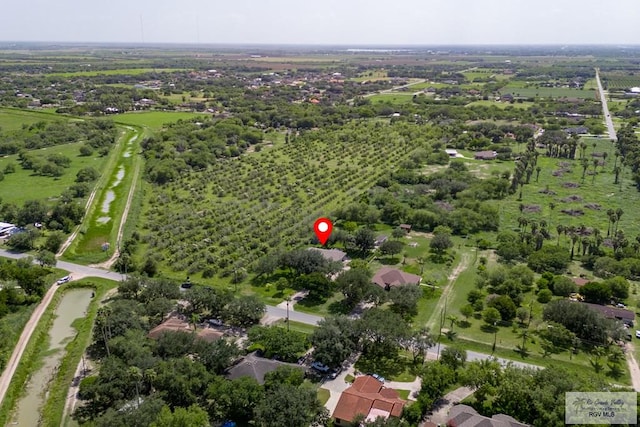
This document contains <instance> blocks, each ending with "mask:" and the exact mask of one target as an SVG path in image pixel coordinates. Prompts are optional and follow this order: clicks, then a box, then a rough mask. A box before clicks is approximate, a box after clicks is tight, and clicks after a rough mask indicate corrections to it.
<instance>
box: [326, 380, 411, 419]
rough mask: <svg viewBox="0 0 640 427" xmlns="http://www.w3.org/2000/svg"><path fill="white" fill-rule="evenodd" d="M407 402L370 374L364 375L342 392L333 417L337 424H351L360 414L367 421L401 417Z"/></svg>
mask: <svg viewBox="0 0 640 427" xmlns="http://www.w3.org/2000/svg"><path fill="white" fill-rule="evenodd" d="M406 403H407V402H406V400H402V399H400V397H399V396H398V392H396V391H395V390H393V389H391V388H385V387H384V385H383V384H382V383H381V382H380V381H378V380H377V379H375V378H373V377H372V376H370V375H363V376H360V377H357V378H356V379H355V381H354V382H353V384H352V385H351V387H349V388H348V389H346V390H345V391H343V392H342V395H341V396H340V400H338V404H337V405H336V409H335V410H334V411H333V415H332V416H331V417H332V418H333V420H334V423H335V425H336V426H348V425H351V423H352V422H353V421H354V420H355V419H356V416H358V415H362V416H364V417H365V420H366V421H374V420H375V419H376V418H378V417H382V418H384V419H387V418H389V417H399V416H400V415H401V414H402V408H404V405H405V404H406Z"/></svg>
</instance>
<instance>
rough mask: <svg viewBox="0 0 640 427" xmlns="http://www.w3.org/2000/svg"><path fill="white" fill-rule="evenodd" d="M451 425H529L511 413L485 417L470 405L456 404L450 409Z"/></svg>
mask: <svg viewBox="0 0 640 427" xmlns="http://www.w3.org/2000/svg"><path fill="white" fill-rule="evenodd" d="M447 426H449V427H529V425H528V424H523V423H521V422H519V421H518V420H516V419H515V418H513V417H510V416H509V415H504V414H496V415H494V416H493V417H491V418H489V417H485V416H483V415H480V414H478V412H477V411H476V410H475V409H473V408H472V407H471V406H468V405H455V406H454V407H453V408H451V411H449V420H448V421H447Z"/></svg>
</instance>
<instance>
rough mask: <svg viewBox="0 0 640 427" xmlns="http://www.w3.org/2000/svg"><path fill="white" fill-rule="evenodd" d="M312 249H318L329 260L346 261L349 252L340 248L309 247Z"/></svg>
mask: <svg viewBox="0 0 640 427" xmlns="http://www.w3.org/2000/svg"><path fill="white" fill-rule="evenodd" d="M309 250H310V251H318V252H320V254H321V255H322V256H323V257H324V259H326V260H327V261H339V262H342V261H346V260H347V253H346V252H342V251H341V250H340V249H321V248H309Z"/></svg>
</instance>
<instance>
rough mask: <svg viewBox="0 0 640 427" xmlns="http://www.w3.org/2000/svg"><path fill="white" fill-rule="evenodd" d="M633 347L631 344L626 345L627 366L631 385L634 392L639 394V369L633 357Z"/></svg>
mask: <svg viewBox="0 0 640 427" xmlns="http://www.w3.org/2000/svg"><path fill="white" fill-rule="evenodd" d="M634 351H635V347H634V345H633V343H629V344H627V365H629V374H630V375H631V384H632V386H633V389H634V390H635V391H639V392H640V368H639V367H638V361H637V360H636V358H635V356H634V353H633V352H634Z"/></svg>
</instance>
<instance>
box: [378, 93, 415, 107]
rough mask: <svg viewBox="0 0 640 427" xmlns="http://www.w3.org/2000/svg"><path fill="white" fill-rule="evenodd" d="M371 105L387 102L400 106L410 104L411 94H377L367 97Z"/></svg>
mask: <svg viewBox="0 0 640 427" xmlns="http://www.w3.org/2000/svg"><path fill="white" fill-rule="evenodd" d="M369 99H370V100H371V102H373V103H382V102H389V103H391V104H393V105H401V104H406V103H408V102H411V101H412V100H413V93H412V92H393V93H378V94H375V95H372V96H370V97H369Z"/></svg>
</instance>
